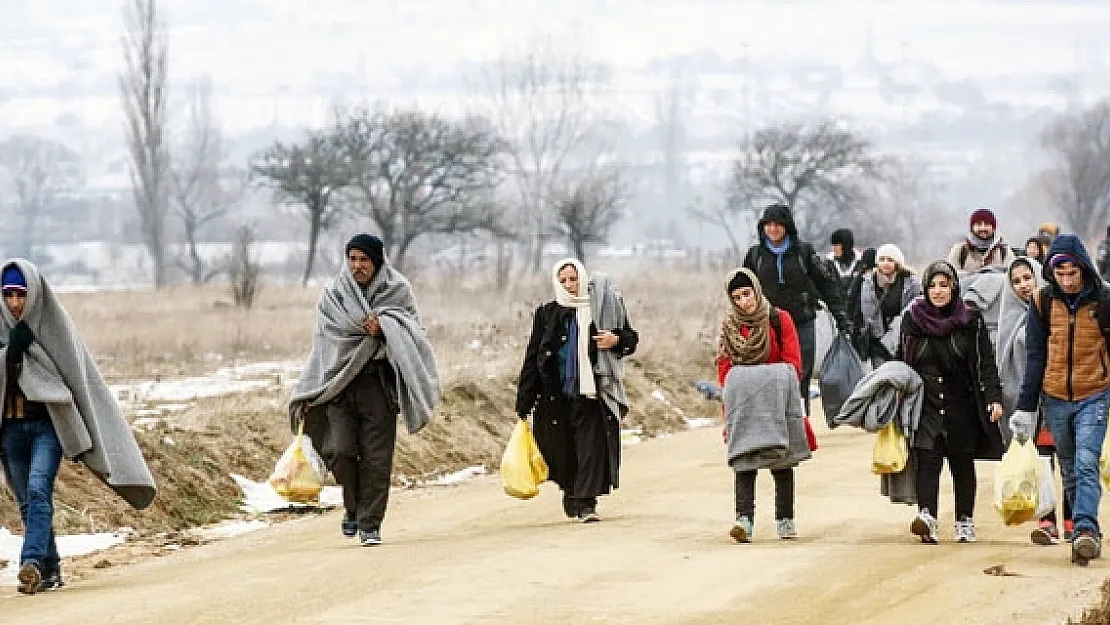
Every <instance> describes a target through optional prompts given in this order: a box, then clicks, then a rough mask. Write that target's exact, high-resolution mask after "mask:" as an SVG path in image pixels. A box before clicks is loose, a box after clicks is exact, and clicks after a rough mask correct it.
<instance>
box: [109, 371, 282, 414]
mask: <svg viewBox="0 0 1110 625" xmlns="http://www.w3.org/2000/svg"><path fill="white" fill-rule="evenodd" d="M302 366H303V363H300V362H255V363H249V364H244V365H236V366H234V367H223V368H221V369H218V370H217V371H216V372H215V373H212V374H211V375H205V376H197V377H191V378H181V379H176V380H162V381H154V380H143V381H138V382H133V383H131V384H115V385H112V386H111V387H110V388H111V389H112V392H113V393H115V395H116V397H117V398H119V399H120V400H122V401H126V402H130V403H141V402H149V403H159V402H172V403H169V404H162V405H160V406H156V407H153V408H144V409H142V410H143V413H142V414H143V415H147V414H150V413H148V412H146V411H147V410H158V411H160V412H162V411H168V412H180V411H182V410H185V409H187V408H188V407H189V406H188V404H183V403H181V402H188V401H194V400H197V399H203V398H208V397H219V396H222V395H236V394H241V393H249V392H251V391H256V390H260V389H264V388H269V387H271V386H282V385H285V384H288V383H289V380H290V378H294V380H293V382H294V383H295V382H296V380H295V378H296V376H298V375H299V374H300V371H301V369H302ZM154 414H158V413H154Z"/></svg>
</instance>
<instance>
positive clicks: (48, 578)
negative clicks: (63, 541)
mask: <svg viewBox="0 0 1110 625" xmlns="http://www.w3.org/2000/svg"><path fill="white" fill-rule="evenodd" d="M65 585H66V583H65V580H64V579H62V567H61V566H59V567H58V568H56V569H53V570H51V571H47V572H46V573H45V574H44V575H43V576H42V581H41V582H39V592H46V591H48V590H58V589H59V588H61V587H62V586H65Z"/></svg>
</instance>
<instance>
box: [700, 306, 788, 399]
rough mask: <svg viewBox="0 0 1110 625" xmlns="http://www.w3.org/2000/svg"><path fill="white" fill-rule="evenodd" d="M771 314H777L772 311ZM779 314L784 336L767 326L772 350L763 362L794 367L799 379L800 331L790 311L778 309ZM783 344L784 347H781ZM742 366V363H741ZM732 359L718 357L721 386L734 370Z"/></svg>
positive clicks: (718, 373)
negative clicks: (782, 363)
mask: <svg viewBox="0 0 1110 625" xmlns="http://www.w3.org/2000/svg"><path fill="white" fill-rule="evenodd" d="M771 314H775V313H774V312H772V313H771ZM778 314H779V327H780V328H781V332H782V337H781V338H779V335H778V333H776V332H775V326H774V325H771V327H769V328H767V340H768V341H769V342H770V344H771V349H770V351H768V352H767V362H765V363H763V364H768V365H773V364H775V363H779V362H785V363H786V364H788V365H790V366H792V367H794V371H795V372H796V373H797V375H798V378H799V380H800V379H801V377H802V348H801V345H800V343H799V342H798V331H797V329H796V328H795V327H794V321H793V320H792V319H791V318H790V313H788V312H786V311H785V310H780V311H778ZM743 333H744V337H745V338H747V336H748V334H749V330H748V328H744V329H743ZM779 345H782V348H781V349H780V348H779ZM741 366H742V365H741ZM732 367H733V364H732V361H731V360H729V359H728V358H718V359H717V382H719V383H720V385H721V388H724V386H725V379H726V378H727V377H728V372H729V371H731V370H732Z"/></svg>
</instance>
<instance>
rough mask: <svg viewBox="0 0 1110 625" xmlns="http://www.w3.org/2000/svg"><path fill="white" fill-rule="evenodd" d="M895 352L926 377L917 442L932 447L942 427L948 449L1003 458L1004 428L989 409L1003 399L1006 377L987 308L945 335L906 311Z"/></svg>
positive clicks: (915, 439)
mask: <svg viewBox="0 0 1110 625" xmlns="http://www.w3.org/2000/svg"><path fill="white" fill-rule="evenodd" d="M911 346H916V348H914V347H911ZM895 357H896V358H897V359H898V360H902V361H904V362H905V363H906V364H908V365H909V366H910V367H912V368H913V369H914V370H915V371H917V373H918V374H919V375H920V376H921V379H922V381H923V382H924V393H925V397H924V400H923V401H922V406H921V421H920V425H919V427H918V430H917V433H916V434H915V436H914V447H917V448H923V449H933V448H934V442H935V439H936V438H938V437H939V435H940V434H942V433H943V434H944V437H945V449H946V450H947V451H949V452H951V453H970V454H974V456H975V458H976V459H979V460H999V459H1001V458H1002V453H1003V451H1005V446H1004V444H1003V441H1002V430H1001V429H1000V428H999V424H998V423H994V422H992V421H991V420H990V414H989V413H988V412H987V404H991V403H996V402H997V403H1002V383H1001V381H1000V380H999V377H998V367H997V365H996V364H995V358H994V348H993V347H992V346H991V341H990V333H989V332H988V330H987V324H986V322H984V321H983V315H982V314H980V313H979V312H975V314H974V317H973V319H972V321H971V323H969V324H968V325H966V326H962V327H959V328H957V329H956V330H954V331H953V332H952V334H950V335H949V336H947V337H944V338H938V337H932V336H928V335H926V334H924V333H923V332H922V331H921V329H920V328H918V326H917V324H916V323H914V320H913V315H910V314H906V315H905V316H903V317H902V342H901V344H900V345H899V348H898V354H897V355H896V356H895Z"/></svg>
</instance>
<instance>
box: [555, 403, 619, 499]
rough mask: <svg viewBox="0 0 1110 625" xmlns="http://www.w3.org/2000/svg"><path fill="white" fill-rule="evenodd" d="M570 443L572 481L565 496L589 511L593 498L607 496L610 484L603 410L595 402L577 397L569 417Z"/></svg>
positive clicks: (600, 405) (599, 404)
mask: <svg viewBox="0 0 1110 625" xmlns="http://www.w3.org/2000/svg"><path fill="white" fill-rule="evenodd" d="M570 430H571V437H572V439H573V444H574V455H575V470H574V480H573V482H572V485H571V488H570V490H569V492H567V493H565V496H566V498H567V500H569V502H572V505H573V506H575V508H576V509H578V510H592V509H594V508H595V507H596V506H597V496H598V495H606V494H608V493H609V490H610V487H611V485H612V484H611V482H612V480H611V479H610V466H609V440H608V432H607V430H606V428H605V408H604V407H603V406H602V404H601V402H600V401H598V400H597V399H590V398H587V397H578V398H577V399H576V400H575V401H574V402H573V408H572V410H571V418H570Z"/></svg>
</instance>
